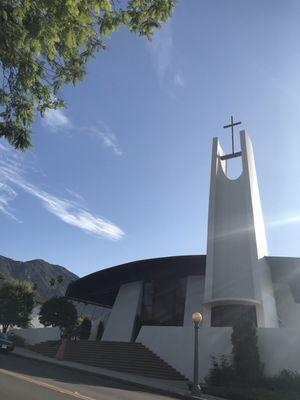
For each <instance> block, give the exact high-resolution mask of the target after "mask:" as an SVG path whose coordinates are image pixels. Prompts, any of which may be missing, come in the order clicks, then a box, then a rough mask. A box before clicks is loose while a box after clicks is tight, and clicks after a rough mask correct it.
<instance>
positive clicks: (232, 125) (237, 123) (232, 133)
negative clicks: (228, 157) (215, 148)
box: [223, 116, 241, 154]
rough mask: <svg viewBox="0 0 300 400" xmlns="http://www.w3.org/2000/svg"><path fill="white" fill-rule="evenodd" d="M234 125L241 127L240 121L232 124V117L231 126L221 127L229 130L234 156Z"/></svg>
mask: <svg viewBox="0 0 300 400" xmlns="http://www.w3.org/2000/svg"><path fill="white" fill-rule="evenodd" d="M236 125H241V121H239V122H233V116H231V124H229V125H225V126H223V128H224V129H226V128H231V140H232V154H234V132H233V127H234V126H236Z"/></svg>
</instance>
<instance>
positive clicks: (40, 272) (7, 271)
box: [0, 256, 78, 302]
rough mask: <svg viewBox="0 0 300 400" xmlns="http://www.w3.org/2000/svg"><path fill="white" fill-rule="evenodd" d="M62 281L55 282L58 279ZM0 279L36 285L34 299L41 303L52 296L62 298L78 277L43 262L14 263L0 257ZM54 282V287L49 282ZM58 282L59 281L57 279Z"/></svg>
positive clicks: (64, 269)
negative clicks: (70, 284) (16, 280)
mask: <svg viewBox="0 0 300 400" xmlns="http://www.w3.org/2000/svg"><path fill="white" fill-rule="evenodd" d="M59 276H60V277H61V279H62V281H61V282H60V283H59V282H58V281H57V278H58V277H59ZM0 277H1V278H2V279H5V280H6V279H12V278H14V279H18V280H20V281H24V280H26V281H30V282H32V283H33V284H35V285H36V294H37V295H36V298H37V299H39V300H40V301H41V302H43V301H45V300H48V299H49V298H51V297H53V296H64V295H65V292H66V289H67V287H68V285H69V283H70V282H71V281H74V280H76V279H78V276H77V275H75V274H73V273H72V272H70V271H69V270H67V269H66V268H64V267H61V266H60V265H53V264H49V263H47V262H46V261H44V260H31V261H25V262H22V261H15V260H11V259H10V258H6V257H3V256H0ZM51 280H52V281H55V284H54V286H51V284H50V282H51ZM59 280H60V279H59Z"/></svg>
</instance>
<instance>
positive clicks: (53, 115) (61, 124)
mask: <svg viewBox="0 0 300 400" xmlns="http://www.w3.org/2000/svg"><path fill="white" fill-rule="evenodd" d="M43 123H44V124H45V125H46V126H47V127H49V128H50V129H51V130H52V131H58V130H60V129H70V128H71V127H72V123H71V121H70V119H69V118H68V117H67V116H66V113H65V111H64V110H62V109H58V110H48V111H46V112H45V116H44V118H43Z"/></svg>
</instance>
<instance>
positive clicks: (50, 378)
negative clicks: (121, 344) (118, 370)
mask: <svg viewBox="0 0 300 400" xmlns="http://www.w3.org/2000/svg"><path fill="white" fill-rule="evenodd" d="M0 399H1V400H73V399H80V400H117V399H120V400H121V399H122V400H123V399H124V400H171V399H172V398H171V397H166V396H161V395H156V394H151V393H147V392H144V391H141V390H139V389H136V388H135V387H134V386H131V385H126V384H122V383H116V382H114V381H111V380H109V379H106V378H99V377H97V376H93V375H90V374H84V373H82V372H79V371H78V372H77V371H74V370H71V369H68V368H63V367H60V366H55V365H51V364H47V363H43V362H40V361H34V360H29V359H25V358H21V357H17V356H14V355H13V354H10V355H6V354H1V353H0Z"/></svg>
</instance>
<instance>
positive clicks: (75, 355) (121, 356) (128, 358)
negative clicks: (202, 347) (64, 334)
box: [31, 340, 187, 381]
mask: <svg viewBox="0 0 300 400" xmlns="http://www.w3.org/2000/svg"><path fill="white" fill-rule="evenodd" d="M58 345H59V344H58V342H53V341H48V342H44V343H40V344H36V345H35V346H32V348H31V350H34V351H36V352H38V353H40V354H43V355H45V356H48V357H54V356H55V354H56V351H57V349H58ZM64 360H65V361H73V362H79V363H82V364H87V365H92V366H94V367H99V368H106V369H111V370H114V371H119V372H125V373H130V374H135V375H140V376H145V377H148V378H156V379H165V380H172V381H187V379H186V378H185V377H184V376H183V375H181V374H180V373H179V372H178V371H176V370H175V369H174V368H173V367H171V366H170V365H169V364H167V363H166V362H165V361H164V360H162V359H161V358H159V357H158V356H157V355H156V354H154V353H153V352H152V351H150V350H149V349H148V348H147V347H145V346H144V345H143V344H141V343H126V342H96V341H89V340H80V341H77V342H74V341H69V342H68V343H67V346H66V351H65V357H64Z"/></svg>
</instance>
